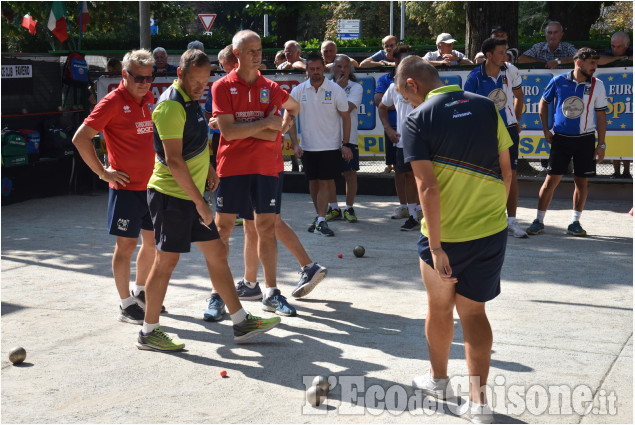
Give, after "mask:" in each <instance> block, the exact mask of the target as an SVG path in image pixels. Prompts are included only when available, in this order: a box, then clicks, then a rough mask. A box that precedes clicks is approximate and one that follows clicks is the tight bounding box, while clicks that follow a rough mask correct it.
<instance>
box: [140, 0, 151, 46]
mask: <svg viewBox="0 0 635 425" xmlns="http://www.w3.org/2000/svg"><path fill="white" fill-rule="evenodd" d="M150 45H151V44H150V2H149V1H140V2H139V48H141V49H148V50H150Z"/></svg>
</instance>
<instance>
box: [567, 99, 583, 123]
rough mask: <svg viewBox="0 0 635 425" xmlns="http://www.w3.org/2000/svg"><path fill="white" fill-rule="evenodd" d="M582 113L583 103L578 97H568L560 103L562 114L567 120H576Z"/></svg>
mask: <svg viewBox="0 0 635 425" xmlns="http://www.w3.org/2000/svg"><path fill="white" fill-rule="evenodd" d="M583 112H584V102H582V99H580V98H579V97H578V96H571V97H568V98H566V99H565V100H564V102H562V113H563V114H564V116H565V117H567V118H570V119H573V118H578V117H579V116H580V115H582V113H583Z"/></svg>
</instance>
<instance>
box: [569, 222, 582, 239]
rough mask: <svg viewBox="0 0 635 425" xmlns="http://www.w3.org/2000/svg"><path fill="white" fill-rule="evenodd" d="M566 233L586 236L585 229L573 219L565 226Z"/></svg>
mask: <svg viewBox="0 0 635 425" xmlns="http://www.w3.org/2000/svg"><path fill="white" fill-rule="evenodd" d="M567 233H568V234H570V235H573V236H586V230H584V229H583V228H582V226H580V222H579V221H574V222H573V223H571V224H569V227H567Z"/></svg>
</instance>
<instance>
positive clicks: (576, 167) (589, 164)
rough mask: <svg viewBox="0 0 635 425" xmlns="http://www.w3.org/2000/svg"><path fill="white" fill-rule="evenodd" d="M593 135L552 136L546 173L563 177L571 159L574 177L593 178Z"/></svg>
mask: <svg viewBox="0 0 635 425" xmlns="http://www.w3.org/2000/svg"><path fill="white" fill-rule="evenodd" d="M594 156H595V134H594V133H589V134H585V135H582V136H567V135H564V134H558V133H556V134H554V135H553V139H552V140H551V153H550V154H549V165H548V166H547V173H548V174H553V175H563V174H566V173H567V169H568V168H569V162H571V158H573V174H574V175H575V176H576V177H593V176H595V158H594Z"/></svg>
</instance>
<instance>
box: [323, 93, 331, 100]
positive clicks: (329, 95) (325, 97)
mask: <svg viewBox="0 0 635 425" xmlns="http://www.w3.org/2000/svg"><path fill="white" fill-rule="evenodd" d="M331 97H332V93H331V92H330V91H325V92H324V100H331Z"/></svg>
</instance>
